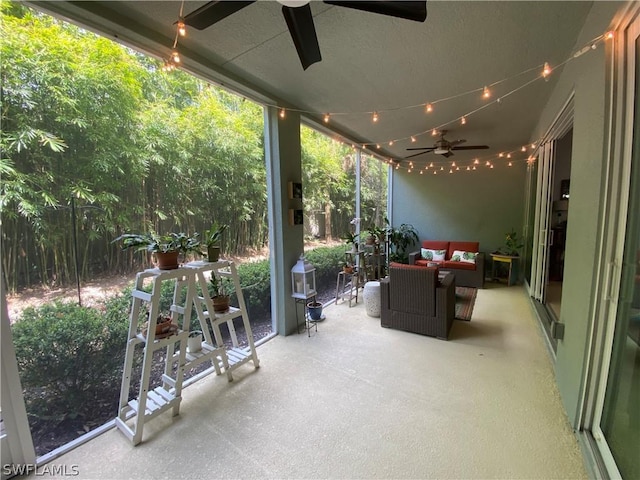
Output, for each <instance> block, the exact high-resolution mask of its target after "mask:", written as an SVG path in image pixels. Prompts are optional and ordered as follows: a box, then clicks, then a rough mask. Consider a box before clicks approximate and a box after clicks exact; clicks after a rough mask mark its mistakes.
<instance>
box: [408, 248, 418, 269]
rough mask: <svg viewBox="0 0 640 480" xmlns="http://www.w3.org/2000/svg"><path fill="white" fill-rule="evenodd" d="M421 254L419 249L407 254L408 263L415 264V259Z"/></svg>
mask: <svg viewBox="0 0 640 480" xmlns="http://www.w3.org/2000/svg"><path fill="white" fill-rule="evenodd" d="M420 256H421V253H420V250H418V251H417V252H412V253H410V254H409V265H415V264H416V260H419V259H420Z"/></svg>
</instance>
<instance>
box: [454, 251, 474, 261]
mask: <svg viewBox="0 0 640 480" xmlns="http://www.w3.org/2000/svg"><path fill="white" fill-rule="evenodd" d="M477 256H478V252H463V251H462V250H454V251H453V255H451V261H452V262H465V263H473V264H475V263H476V257H477Z"/></svg>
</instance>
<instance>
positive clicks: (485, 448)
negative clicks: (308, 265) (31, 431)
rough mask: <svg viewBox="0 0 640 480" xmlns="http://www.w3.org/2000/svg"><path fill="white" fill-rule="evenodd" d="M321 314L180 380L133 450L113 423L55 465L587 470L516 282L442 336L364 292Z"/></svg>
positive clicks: (241, 474) (164, 469) (93, 473)
mask: <svg viewBox="0 0 640 480" xmlns="http://www.w3.org/2000/svg"><path fill="white" fill-rule="evenodd" d="M325 315H326V320H324V321H323V322H321V323H320V324H319V325H318V331H317V333H316V332H314V331H312V332H311V337H307V335H306V333H302V334H299V335H292V336H288V337H276V338H274V339H272V340H270V341H268V342H266V343H265V344H263V345H261V346H260V347H258V355H259V357H260V365H261V366H260V368H259V369H254V368H253V366H252V364H251V363H250V364H248V365H244V366H242V367H241V368H239V369H238V370H236V371H235V372H234V377H235V380H234V382H232V383H228V382H227V380H226V377H225V376H224V375H223V376H219V377H216V376H208V377H206V378H204V379H202V380H200V381H199V382H197V383H195V384H193V385H191V386H189V387H187V388H186V389H185V390H184V392H183V401H182V406H181V410H180V415H179V416H177V417H172V416H171V413H170V412H165V413H164V414H162V415H161V416H160V417H158V418H156V419H154V420H152V421H151V422H150V423H148V424H147V425H146V426H145V429H144V436H143V442H142V443H141V444H140V445H138V446H137V447H133V446H132V445H131V444H130V443H129V442H128V440H127V439H126V438H125V437H124V435H123V434H122V433H121V432H119V431H117V430H115V429H113V430H110V431H108V432H106V433H105V434H103V435H101V436H99V437H97V438H95V439H93V440H91V441H89V442H88V443H86V444H84V445H81V446H80V447H78V448H76V449H74V450H73V451H71V452H69V453H67V454H65V455H63V456H61V457H59V458H57V459H55V460H54V461H53V462H52V463H53V464H58V465H60V464H64V465H67V466H68V467H70V466H76V467H74V468H75V469H76V470H77V471H78V472H79V475H78V476H77V477H76V478H87V479H94V478H95V479H98V478H100V479H125V478H132V479H133V478H135V479H146V478H154V479H160V478H172V479H176V478H189V479H198V478H287V479H291V478H439V479H442V478H451V479H454V478H455V479H460V478H563V479H567V478H587V473H586V471H585V469H584V467H583V462H582V456H581V454H580V450H579V448H578V444H577V441H576V439H575V437H574V435H573V433H572V430H571V427H570V425H569V423H568V420H567V417H566V415H565V413H564V410H563V409H562V406H561V403H560V398H559V395H558V391H557V387H556V384H555V380H554V372H553V365H552V362H551V360H550V358H549V355H548V353H547V349H546V346H545V343H544V340H543V337H542V333H541V330H540V327H539V326H538V323H537V320H536V319H535V316H534V313H533V310H532V307H531V305H530V302H529V299H528V296H527V294H526V292H525V290H524V288H523V287H521V286H513V287H507V286H505V285H499V284H492V283H488V284H487V288H485V289H483V290H479V291H478V296H477V299H476V304H475V309H474V312H473V316H472V320H471V322H461V321H455V322H454V326H453V328H452V331H451V336H450V339H449V341H442V340H437V339H434V338H430V337H424V336H420V335H416V334H412V333H407V332H401V331H395V330H389V329H384V328H381V327H380V320H379V319H378V318H372V317H368V316H367V315H366V313H365V310H364V305H363V304H362V302H360V303H358V304H357V305H356V306H353V307H351V308H349V306H348V302H347V303H341V304H340V305H337V306H336V305H331V306H329V307H327V308H326V309H325ZM34 478H35V476H34Z"/></svg>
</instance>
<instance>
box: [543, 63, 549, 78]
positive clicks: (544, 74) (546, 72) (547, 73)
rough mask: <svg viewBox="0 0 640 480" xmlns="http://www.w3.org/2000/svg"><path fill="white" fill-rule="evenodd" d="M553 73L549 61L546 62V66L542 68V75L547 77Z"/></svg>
mask: <svg viewBox="0 0 640 480" xmlns="http://www.w3.org/2000/svg"><path fill="white" fill-rule="evenodd" d="M549 75H551V67H550V66H549V62H544V68H543V69H542V76H543V77H544V78H547V77H548V76H549Z"/></svg>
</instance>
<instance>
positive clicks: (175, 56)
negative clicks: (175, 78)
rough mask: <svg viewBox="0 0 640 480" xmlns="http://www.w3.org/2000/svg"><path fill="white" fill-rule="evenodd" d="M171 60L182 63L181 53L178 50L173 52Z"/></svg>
mask: <svg viewBox="0 0 640 480" xmlns="http://www.w3.org/2000/svg"><path fill="white" fill-rule="evenodd" d="M171 60H173V63H180V54H179V53H178V51H177V50H174V51H173V52H171Z"/></svg>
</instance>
